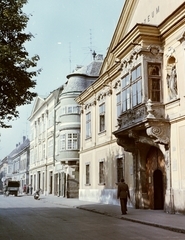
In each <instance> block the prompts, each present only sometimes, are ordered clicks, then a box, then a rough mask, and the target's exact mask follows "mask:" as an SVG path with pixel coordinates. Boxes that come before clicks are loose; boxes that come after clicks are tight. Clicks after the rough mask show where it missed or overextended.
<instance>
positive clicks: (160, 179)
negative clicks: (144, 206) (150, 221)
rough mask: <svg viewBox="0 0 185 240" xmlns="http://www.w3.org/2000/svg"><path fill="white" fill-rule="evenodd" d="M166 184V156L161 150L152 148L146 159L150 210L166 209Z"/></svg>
mask: <svg viewBox="0 0 185 240" xmlns="http://www.w3.org/2000/svg"><path fill="white" fill-rule="evenodd" d="M165 183H166V171H165V161H164V155H163V153H162V152H161V150H160V149H159V148H156V147H151V148H150V150H149V151H148V154H147V158H146V188H147V195H148V207H149V208H150V209H154V210H159V209H163V208H164V196H165V186H166V185H165Z"/></svg>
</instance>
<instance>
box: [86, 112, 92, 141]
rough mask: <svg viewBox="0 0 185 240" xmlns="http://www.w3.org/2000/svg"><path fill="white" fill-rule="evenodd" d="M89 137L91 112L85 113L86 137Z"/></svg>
mask: <svg viewBox="0 0 185 240" xmlns="http://www.w3.org/2000/svg"><path fill="white" fill-rule="evenodd" d="M90 137H91V113H90V112H89V113H87V114H86V138H90Z"/></svg>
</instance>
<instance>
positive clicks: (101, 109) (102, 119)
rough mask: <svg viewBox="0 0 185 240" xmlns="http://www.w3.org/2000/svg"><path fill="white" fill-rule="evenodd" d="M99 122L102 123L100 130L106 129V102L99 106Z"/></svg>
mask: <svg viewBox="0 0 185 240" xmlns="http://www.w3.org/2000/svg"><path fill="white" fill-rule="evenodd" d="M99 116H100V118H99V124H100V132H102V131H104V130H105V103H103V104H101V105H100V106H99Z"/></svg>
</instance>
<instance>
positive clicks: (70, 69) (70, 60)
mask: <svg viewBox="0 0 185 240" xmlns="http://www.w3.org/2000/svg"><path fill="white" fill-rule="evenodd" d="M69 72H70V73H71V43H69Z"/></svg>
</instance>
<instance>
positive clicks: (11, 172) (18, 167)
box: [0, 136, 30, 192]
mask: <svg viewBox="0 0 185 240" xmlns="http://www.w3.org/2000/svg"><path fill="white" fill-rule="evenodd" d="M29 160H30V141H29V139H28V138H26V137H25V136H24V137H23V142H22V143H18V144H16V148H15V149H14V150H13V151H12V152H11V153H10V154H9V155H8V156H6V157H5V158H4V159H3V160H2V161H1V163H0V180H1V182H4V180H5V179H11V180H14V181H19V182H20V192H22V189H23V186H24V185H25V184H26V185H28V182H29V171H28V170H29ZM1 187H2V184H1V183H0V189H1V190H2V188H1Z"/></svg>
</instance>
